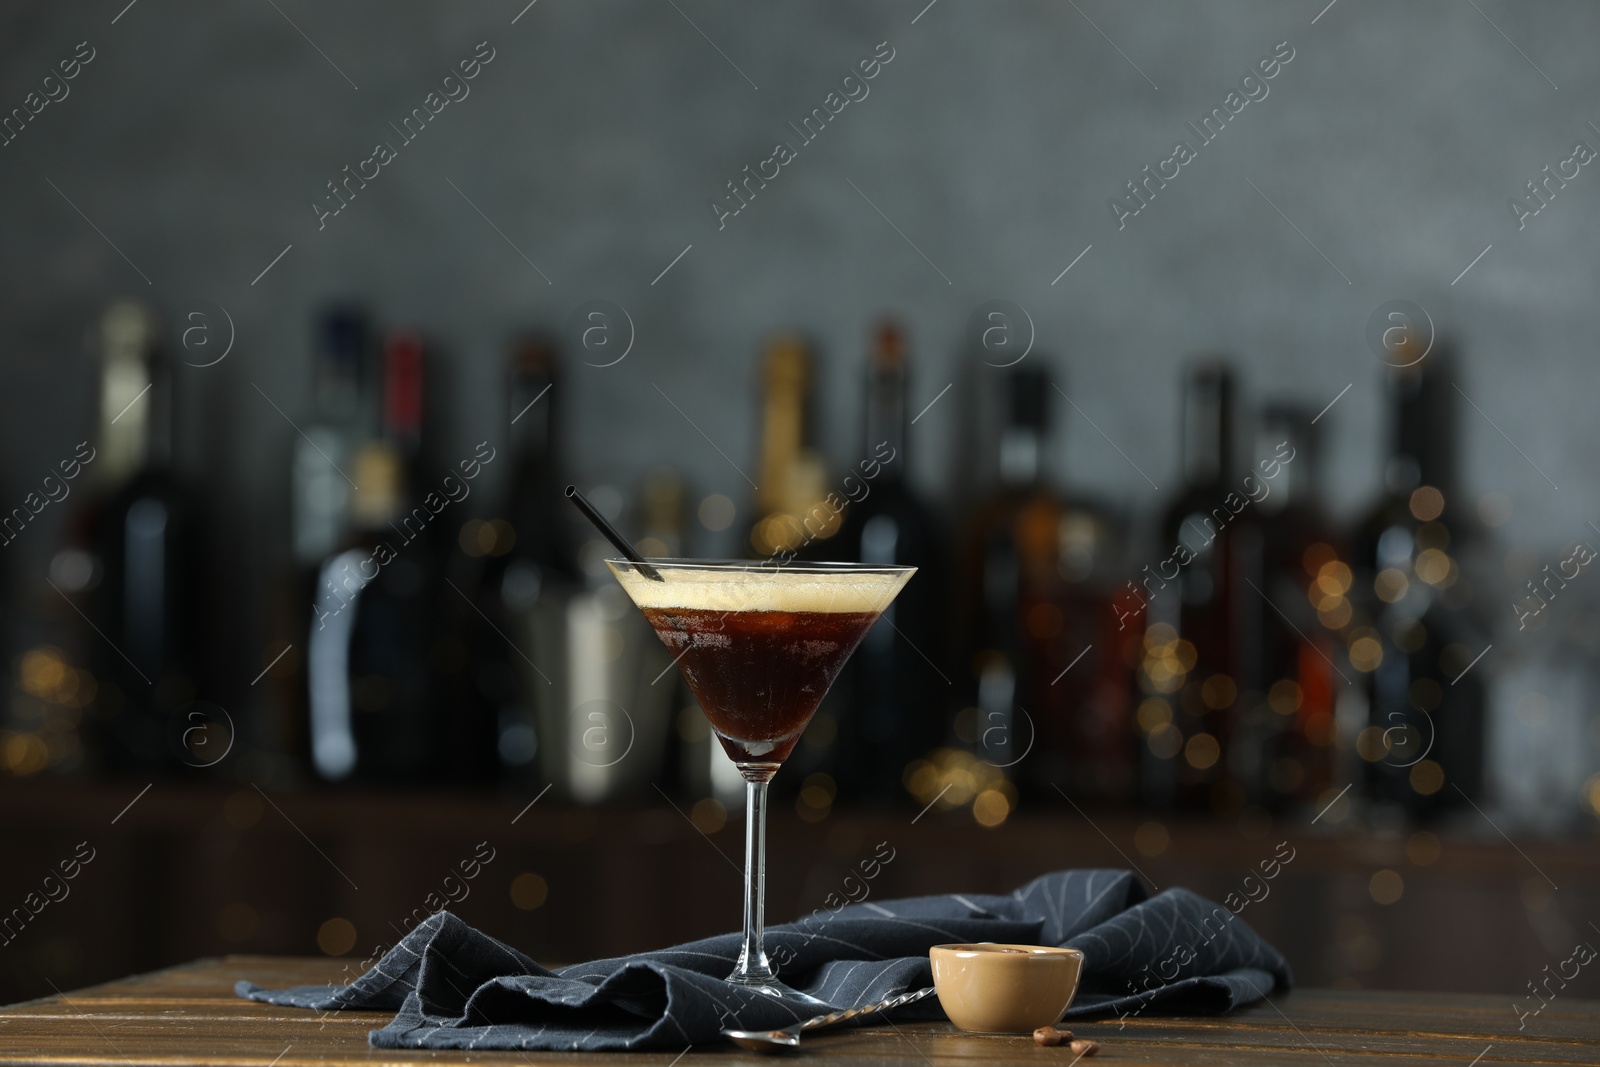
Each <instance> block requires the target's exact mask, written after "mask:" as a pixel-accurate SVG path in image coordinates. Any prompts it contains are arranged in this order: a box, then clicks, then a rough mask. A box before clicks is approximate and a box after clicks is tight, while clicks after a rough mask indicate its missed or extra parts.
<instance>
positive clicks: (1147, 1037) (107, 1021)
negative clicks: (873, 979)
mask: <svg viewBox="0 0 1600 1067" xmlns="http://www.w3.org/2000/svg"><path fill="white" fill-rule="evenodd" d="M339 967H340V964H339V962H338V961H334V960H326V959H297V958H287V957H276V956H229V957H227V958H226V959H220V960H215V959H211V960H198V961H196V962H194V963H188V964H184V965H183V966H180V967H172V968H169V969H167V970H164V971H156V972H155V973H153V974H146V975H138V976H135V977H133V978H125V979H123V980H121V981H117V982H110V983H107V984H105V985H100V986H93V987H90V988H88V989H84V990H80V991H78V992H75V993H68V994H64V995H58V996H52V997H46V998H44V999H42V1000H34V1001H29V1002H27V1003H24V1004H17V1005H15V1006H13V1007H9V1008H4V1009H0V1064H53V1065H60V1064H96V1065H99V1064H128V1065H130V1067H143V1065H146V1064H152V1065H154V1064H160V1065H166V1067H170V1065H177V1064H218V1065H224V1064H225V1065H230V1067H232V1065H239V1067H243V1065H255V1067H268V1065H271V1067H295V1065H300V1064H378V1063H382V1064H414V1063H418V1064H420V1063H452V1062H454V1063H468V1062H470V1063H487V1064H500V1063H505V1064H524V1065H526V1064H537V1065H540V1067H543V1065H546V1064H573V1065H578V1064H582V1065H586V1067H595V1065H597V1064H607V1065H618V1064H624V1063H625V1064H627V1065H628V1067H635V1065H636V1067H671V1065H673V1064H676V1065H677V1067H704V1065H709V1064H715V1065H721V1067H734V1065H743V1064H746V1063H749V1064H755V1063H761V1064H772V1063H774V1062H778V1061H774V1060H772V1059H770V1058H768V1057H761V1056H755V1055H753V1054H751V1053H748V1052H744V1051H742V1050H740V1049H737V1048H734V1047H733V1046H731V1045H728V1046H721V1045H713V1046H704V1047H702V1048H700V1049H696V1050H694V1051H693V1052H690V1053H689V1054H687V1055H682V1056H680V1055H679V1054H678V1053H677V1052H660V1053H628V1054H615V1053H593V1052H591V1053H578V1052H556V1053H552V1052H531V1053H527V1054H523V1053H517V1052H504V1053H483V1052H479V1053H472V1054H470V1055H469V1054H464V1053H452V1052H405V1051H390V1050H386V1049H373V1048H371V1047H369V1046H368V1045H367V1031H368V1030H372V1029H375V1028H377V1027H379V1026H382V1025H383V1024H384V1023H385V1022H386V1021H387V1020H388V1016H387V1015H384V1014H381V1013H374V1012H334V1013H331V1014H326V1015H324V1014H319V1013H317V1012H313V1011H304V1010H297V1009H293V1008H278V1007H273V1006H271V1005H268V1004H257V1003H254V1002H251V1001H246V1000H241V999H239V998H238V997H236V996H234V994H233V983H234V982H235V981H237V980H238V979H240V978H249V979H251V980H254V981H257V982H260V983H262V984H263V985H267V986H286V985H300V984H307V983H313V982H325V981H329V980H331V979H332V978H333V977H335V976H336V975H337V974H338V971H339ZM1074 1030H1075V1031H1076V1033H1077V1035H1078V1036H1079V1037H1090V1038H1094V1039H1095V1040H1097V1041H1099V1042H1100V1043H1101V1052H1100V1059H1101V1060H1105V1061H1115V1062H1119V1063H1137V1064H1227V1065H1234V1064H1240V1065H1254V1064H1328V1065H1330V1067H1337V1065H1340V1064H1343V1063H1348V1062H1351V1061H1352V1060H1364V1061H1377V1062H1382V1063H1384V1064H1390V1065H1394V1067H1404V1065H1408V1064H1444V1063H1452V1064H1459V1065H1460V1067H1467V1065H1468V1064H1474V1065H1475V1067H1489V1065H1491V1064H1502V1063H1517V1064H1530V1063H1561V1064H1594V1063H1597V1062H1600V1002H1597V1001H1592V1000H1578V999H1570V1000H1569V999H1565V998H1562V997H1559V996H1558V997H1557V998H1556V999H1555V1000H1553V1001H1552V1002H1551V1003H1550V1004H1549V1006H1548V1007H1546V1008H1545V1010H1544V1011H1543V1012H1542V1013H1540V1015H1539V1016H1537V1017H1536V1018H1531V1019H1529V1020H1528V1025H1527V1028H1526V1029H1525V1030H1523V1031H1521V1032H1520V1033H1519V1032H1518V1030H1517V1019H1516V1017H1515V1015H1514V1014H1513V1013H1512V1010H1511V998H1510V997H1496V996H1476V995H1465V994H1425V993H1373V992H1343V991H1333V990H1301V991H1299V992H1295V993H1291V994H1288V995H1286V996H1283V997H1280V998H1277V999H1276V1001H1275V1002H1274V1003H1273V1004H1271V1005H1267V1004H1258V1005H1256V1006H1254V1007H1252V1008H1247V1009H1245V1010H1244V1011H1241V1012H1238V1013H1236V1014H1234V1015H1231V1016H1226V1017H1222V1018H1215V1017H1206V1018H1182V1019H1160V1018H1136V1019H1129V1020H1128V1021H1127V1023H1126V1025H1125V1026H1124V1027H1123V1028H1121V1029H1119V1028H1118V1024H1117V1021H1116V1020H1114V1019H1113V1020H1111V1021H1108V1022H1095V1023H1080V1024H1077V1025H1075V1026H1074ZM799 1055H802V1056H808V1057H810V1058H812V1059H817V1060H827V1061H830V1062H832V1061H839V1062H844V1063H848V1064H851V1065H867V1064H871V1065H872V1067H933V1065H935V1064H940V1065H946V1064H947V1065H950V1067H972V1064H973V1061H976V1060H988V1061H993V1062H996V1063H1001V1064H1005V1065H1008V1067H1010V1065H1016V1064H1026V1065H1028V1067H1041V1065H1045V1064H1055V1065H1057V1067H1068V1065H1070V1064H1071V1063H1072V1062H1073V1057H1072V1055H1071V1053H1069V1052H1068V1051H1067V1050H1066V1049H1064V1048H1053V1049H1052V1048H1040V1047H1038V1046H1036V1045H1034V1043H1033V1041H1032V1040H1031V1039H1030V1038H1027V1037H1005V1036H998V1035H980V1034H963V1033H961V1032H959V1031H957V1030H954V1029H953V1028H952V1027H950V1026H949V1025H947V1024H944V1023H915V1024H901V1025H900V1026H898V1027H876V1028H872V1029H862V1030H855V1031H844V1032H840V1033H836V1034H817V1035H815V1036H813V1037H811V1038H808V1039H807V1040H806V1043H805V1045H804V1046H803V1051H802V1052H801V1053H800V1054H799ZM1474 1057H1477V1058H1476V1059H1474ZM1096 1062H1098V1061H1096Z"/></svg>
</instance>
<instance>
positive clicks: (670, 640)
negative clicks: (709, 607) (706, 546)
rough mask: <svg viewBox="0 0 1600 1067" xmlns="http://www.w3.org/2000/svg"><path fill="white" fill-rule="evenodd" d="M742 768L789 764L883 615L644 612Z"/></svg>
mask: <svg viewBox="0 0 1600 1067" xmlns="http://www.w3.org/2000/svg"><path fill="white" fill-rule="evenodd" d="M641 610H642V611H643V612H644V616H645V618H647V619H649V620H650V625H651V626H653V627H655V631H656V635H657V636H659V637H660V638H661V641H662V643H663V644H665V645H666V646H667V648H668V649H670V650H671V652H672V654H673V656H674V657H681V658H680V659H679V660H678V666H679V668H680V669H681V670H682V671H683V676H684V678H685V679H687V680H688V682H689V688H690V689H691V690H693V691H694V695H695V699H696V700H698V701H699V702H700V708H701V710H702V711H704V712H705V716H706V719H707V720H708V721H709V722H710V723H711V727H712V729H714V730H716V732H717V738H718V740H720V741H721V742H722V748H723V750H724V751H725V752H727V753H728V758H729V759H731V760H733V761H734V762H735V763H782V762H783V761H784V760H785V759H787V758H788V757H789V753H790V752H792V751H793V750H794V746H795V743H796V742H797V741H799V740H800V735H801V734H802V733H804V732H805V728H806V724H807V723H809V722H810V721H811V716H812V715H814V714H815V713H816V710H817V705H819V704H821V703H822V698H823V696H824V695H826V694H827V692H828V687H829V686H831V685H833V680H834V678H835V677H836V676H837V675H838V673H839V668H840V667H843V666H844V661H845V660H847V659H849V658H850V653H851V652H854V651H855V647H856V645H858V644H860V643H861V639H862V638H863V637H864V636H866V633H867V631H868V630H870V629H871V628H872V624H873V623H874V622H876V621H877V619H878V615H879V613H878V612H875V611H839V612H834V611H703V610H698V609H694V608H642V609H641Z"/></svg>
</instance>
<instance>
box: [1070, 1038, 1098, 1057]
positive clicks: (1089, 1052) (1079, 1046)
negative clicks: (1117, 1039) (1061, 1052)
mask: <svg viewBox="0 0 1600 1067" xmlns="http://www.w3.org/2000/svg"><path fill="white" fill-rule="evenodd" d="M1068 1047H1069V1048H1071V1049H1072V1051H1073V1052H1076V1053H1077V1054H1078V1055H1080V1056H1093V1055H1094V1054H1095V1053H1096V1052H1099V1051H1100V1046H1099V1045H1098V1044H1096V1043H1095V1042H1093V1041H1085V1040H1078V1041H1074V1042H1073V1043H1072V1044H1071V1045H1069V1046H1068Z"/></svg>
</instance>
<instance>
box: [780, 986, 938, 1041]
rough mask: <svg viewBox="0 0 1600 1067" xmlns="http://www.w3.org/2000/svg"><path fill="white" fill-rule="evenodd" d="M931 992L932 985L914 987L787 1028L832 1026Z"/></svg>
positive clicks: (792, 1029)
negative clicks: (873, 1002) (895, 994)
mask: <svg viewBox="0 0 1600 1067" xmlns="http://www.w3.org/2000/svg"><path fill="white" fill-rule="evenodd" d="M932 992H933V987H932V986H929V987H928V988H926V989H914V990H912V991H911V992H909V993H901V994H900V995H899V996H894V997H890V998H889V999H888V1000H880V1001H878V1002H877V1003H876V1004H863V1005H861V1006H860V1007H858V1008H849V1009H846V1010H845V1011H835V1012H830V1013H828V1014H827V1015H818V1016H816V1017H815V1018H811V1019H807V1020H806V1021H805V1022H802V1023H799V1024H797V1025H795V1026H792V1027H790V1028H789V1029H790V1031H791V1032H792V1033H804V1032H805V1031H807V1030H815V1029H817V1028H818V1027H820V1026H832V1025H833V1024H834V1023H842V1022H844V1021H845V1020H846V1019H854V1018H857V1017H859V1016H862V1015H871V1014H873V1013H874V1012H880V1011H888V1010H889V1009H890V1008H898V1007H900V1006H901V1005H902V1004H911V1003H914V1002H915V1001H918V1000H921V999H922V998H923V997H925V996H927V995H928V994H929V993H932Z"/></svg>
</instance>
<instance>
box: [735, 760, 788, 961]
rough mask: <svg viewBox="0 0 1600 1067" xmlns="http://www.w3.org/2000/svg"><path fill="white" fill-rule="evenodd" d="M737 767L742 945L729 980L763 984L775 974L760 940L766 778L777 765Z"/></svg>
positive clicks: (764, 885) (764, 887) (764, 875)
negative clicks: (741, 793)
mask: <svg viewBox="0 0 1600 1067" xmlns="http://www.w3.org/2000/svg"><path fill="white" fill-rule="evenodd" d="M758 768H759V769H758ZM739 770H740V772H741V773H743V774H744V777H745V786H744V789H745V805H744V947H743V948H742V949H741V950H740V952H739V962H738V964H737V965H736V966H735V967H734V969H733V973H732V974H730V975H729V976H728V981H730V982H739V983H742V984H746V985H764V984H770V983H771V982H772V980H773V978H774V977H775V975H774V974H773V971H772V964H771V963H770V962H768V960H767V953H766V950H765V949H763V948H762V944H761V941H762V933H763V930H764V914H763V913H764V910H765V902H766V896H767V782H768V781H769V780H770V779H771V778H772V773H773V772H774V771H776V770H777V767H776V766H774V765H762V764H753V765H741V766H740V767H739Z"/></svg>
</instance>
